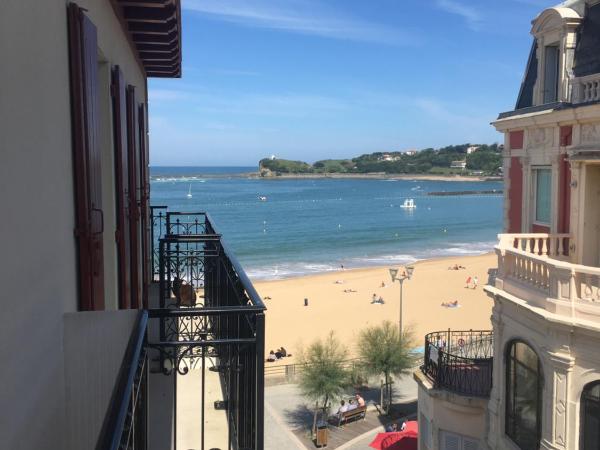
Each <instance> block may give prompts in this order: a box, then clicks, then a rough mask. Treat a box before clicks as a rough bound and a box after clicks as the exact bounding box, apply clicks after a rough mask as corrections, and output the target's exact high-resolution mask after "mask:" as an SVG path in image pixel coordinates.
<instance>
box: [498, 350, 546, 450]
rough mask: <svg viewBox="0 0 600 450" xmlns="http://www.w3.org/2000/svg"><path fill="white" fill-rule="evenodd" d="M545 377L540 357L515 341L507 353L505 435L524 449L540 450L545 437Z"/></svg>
mask: <svg viewBox="0 0 600 450" xmlns="http://www.w3.org/2000/svg"><path fill="white" fill-rule="evenodd" d="M542 386H543V376H542V370H541V366H540V361H539V359H538V356H537V354H536V353H535V352H534V351H533V350H532V349H531V347H529V346H528V345H527V344H525V343H523V342H520V341H515V342H513V343H511V344H509V347H508V353H507V354H506V425H505V432H506V434H507V435H508V437H510V438H511V439H512V440H513V441H514V443H515V444H517V446H518V447H519V448H520V449H521V450H537V449H539V445H540V436H541V424H542V420H541V419H542V418H541V412H542Z"/></svg>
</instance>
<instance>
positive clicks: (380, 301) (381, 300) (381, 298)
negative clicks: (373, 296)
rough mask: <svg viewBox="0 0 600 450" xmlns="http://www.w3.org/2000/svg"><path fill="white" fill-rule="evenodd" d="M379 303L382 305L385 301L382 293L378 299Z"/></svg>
mask: <svg viewBox="0 0 600 450" xmlns="http://www.w3.org/2000/svg"><path fill="white" fill-rule="evenodd" d="M377 303H379V304H380V305H384V304H385V302H384V301H383V297H382V296H381V295H380V296H379V299H378V300H377Z"/></svg>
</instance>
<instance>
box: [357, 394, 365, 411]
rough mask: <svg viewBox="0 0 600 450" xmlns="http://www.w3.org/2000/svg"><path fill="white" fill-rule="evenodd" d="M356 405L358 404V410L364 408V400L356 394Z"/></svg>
mask: <svg viewBox="0 0 600 450" xmlns="http://www.w3.org/2000/svg"><path fill="white" fill-rule="evenodd" d="M355 397H356V403H357V404H358V406H359V407H360V408H362V407H363V406H365V399H364V398H362V396H361V395H360V394H356V396H355Z"/></svg>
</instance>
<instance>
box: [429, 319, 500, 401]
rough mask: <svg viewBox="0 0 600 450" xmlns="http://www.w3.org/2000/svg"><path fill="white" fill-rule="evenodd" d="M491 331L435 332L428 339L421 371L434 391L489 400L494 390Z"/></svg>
mask: <svg viewBox="0 0 600 450" xmlns="http://www.w3.org/2000/svg"><path fill="white" fill-rule="evenodd" d="M493 348H494V346H493V335H492V332H491V331H473V330H470V331H450V330H447V331H436V332H433V333H429V334H428V335H426V336H425V358H424V363H423V366H421V371H422V372H423V373H424V374H425V376H426V377H427V378H429V380H431V381H432V382H433V387H434V388H435V389H444V390H447V391H450V392H453V393H455V394H459V395H463V396H468V397H483V398H487V397H489V395H490V390H491V388H492V365H493Z"/></svg>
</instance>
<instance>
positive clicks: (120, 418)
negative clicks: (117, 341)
mask: <svg viewBox="0 0 600 450" xmlns="http://www.w3.org/2000/svg"><path fill="white" fill-rule="evenodd" d="M147 324H148V313H147V312H146V311H140V313H139V316H138V319H137V323H136V326H135V328H134V329H133V332H132V334H131V337H130V339H129V343H128V345H127V350H126V351H125V355H124V357H123V362H122V363H121V368H120V370H119V374H118V376H117V381H116V383H115V387H114V389H113V393H112V398H111V401H110V403H109V406H108V410H107V412H106V415H105V418H104V423H103V425H102V429H101V431H100V435H99V438H98V442H97V444H96V449H97V450H138V449H139V450H145V449H146V447H147V431H148V424H147V414H148V354H147V348H146V331H147Z"/></svg>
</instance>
